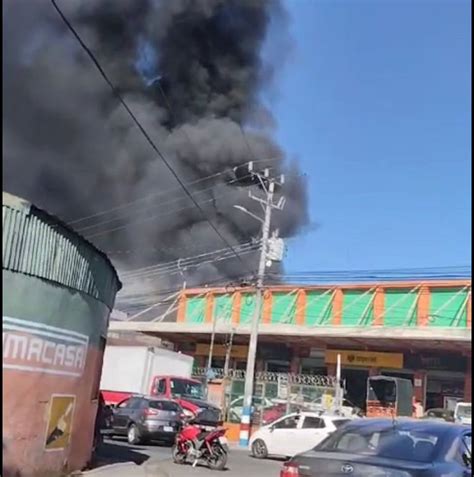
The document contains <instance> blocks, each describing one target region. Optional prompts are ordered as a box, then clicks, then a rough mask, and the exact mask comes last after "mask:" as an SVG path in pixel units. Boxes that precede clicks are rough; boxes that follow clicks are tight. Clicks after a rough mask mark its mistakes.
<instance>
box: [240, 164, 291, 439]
mask: <svg viewBox="0 0 474 477" xmlns="http://www.w3.org/2000/svg"><path fill="white" fill-rule="evenodd" d="M249 171H250V172H251V173H252V174H254V175H255V176H256V177H257V178H258V180H259V181H260V184H261V185H262V188H263V190H264V191H265V193H266V198H265V199H261V198H259V197H255V196H253V195H252V194H251V193H250V194H249V196H250V198H251V199H253V200H255V201H257V202H260V203H261V204H262V205H263V208H264V211H265V216H264V218H263V219H262V218H261V217H259V216H257V215H255V214H253V213H251V212H249V211H248V210H247V209H245V208H244V207H242V206H239V205H236V206H234V207H235V208H237V209H239V210H241V211H243V212H245V213H246V214H247V215H250V216H251V217H253V218H254V219H256V220H258V221H259V222H261V223H262V243H261V249H260V260H259V264H258V273H257V284H256V292H255V310H254V315H253V318H252V326H251V331H250V343H249V351H248V357H247V370H246V374H245V390H244V405H243V410H242V418H241V423H240V445H241V446H248V442H249V437H250V419H251V414H252V401H253V388H254V377H255V360H256V355H257V343H258V325H259V322H260V317H261V316H262V305H263V281H264V278H265V267H266V266H267V260H268V249H269V239H270V224H271V217H272V210H273V209H278V210H282V209H283V207H284V205H285V199H284V198H283V197H281V198H280V200H279V202H278V203H277V204H274V203H273V197H274V193H275V185H276V184H278V185H281V184H283V182H284V177H283V176H281V178H280V182H277V181H276V180H275V179H274V178H270V175H269V170H268V169H265V171H264V173H263V175H262V174H260V173H256V172H254V171H253V163H249Z"/></svg>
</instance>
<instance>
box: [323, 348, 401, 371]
mask: <svg viewBox="0 0 474 477" xmlns="http://www.w3.org/2000/svg"><path fill="white" fill-rule="evenodd" d="M338 354H340V355H341V365H342V366H357V367H361V368H390V369H402V368H403V354H402V353H377V352H371V351H340V350H327V351H326V355H325V361H326V364H336V363H337V355H338Z"/></svg>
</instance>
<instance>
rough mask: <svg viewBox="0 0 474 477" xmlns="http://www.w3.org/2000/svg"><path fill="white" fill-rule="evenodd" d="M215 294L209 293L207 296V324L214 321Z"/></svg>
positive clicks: (205, 317)
mask: <svg viewBox="0 0 474 477" xmlns="http://www.w3.org/2000/svg"><path fill="white" fill-rule="evenodd" d="M213 315H214V294H213V293H208V294H207V295H206V311H205V315H204V322H205V323H212V321H213V320H214V316H213Z"/></svg>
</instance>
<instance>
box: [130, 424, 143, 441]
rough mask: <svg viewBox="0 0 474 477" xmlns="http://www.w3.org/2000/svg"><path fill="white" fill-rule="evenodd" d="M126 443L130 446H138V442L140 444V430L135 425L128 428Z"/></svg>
mask: <svg viewBox="0 0 474 477" xmlns="http://www.w3.org/2000/svg"><path fill="white" fill-rule="evenodd" d="M127 441H128V443H129V444H132V445H136V444H140V442H142V438H141V435H140V430H139V429H138V427H137V426H136V425H135V424H132V425H131V426H130V427H129V428H128V432H127Z"/></svg>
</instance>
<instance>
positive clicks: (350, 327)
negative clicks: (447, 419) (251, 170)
mask: <svg viewBox="0 0 474 477" xmlns="http://www.w3.org/2000/svg"><path fill="white" fill-rule="evenodd" d="M254 309H255V290H254V289H252V288H232V289H229V288H203V289H192V290H185V291H183V293H182V294H181V295H180V296H179V297H178V298H177V299H176V303H175V306H174V307H170V308H169V309H168V310H167V314H166V316H155V317H147V318H146V319H144V318H143V316H141V317H139V318H137V319H136V320H129V321H121V322H113V323H111V329H112V330H114V331H132V330H133V331H140V332H143V333H146V334H149V335H154V336H157V337H160V338H161V339H163V340H166V341H167V342H171V343H173V344H174V346H175V349H176V350H178V351H181V352H183V353H187V354H190V355H193V356H194V357H195V364H196V366H201V367H204V366H206V365H207V361H208V357H209V353H210V349H209V348H210V343H211V341H213V340H212V338H213V337H214V346H213V351H212V366H213V367H215V368H222V367H223V366H224V362H225V359H226V356H228V358H230V360H229V361H230V367H231V368H234V369H245V366H246V359H247V351H248V347H247V346H248V340H249V333H250V322H251V319H252V316H253V313H254ZM230 343H232V345H231V346H230ZM338 354H340V355H341V358H342V377H343V379H344V380H345V385H346V392H347V398H348V399H349V400H350V401H352V402H353V403H354V404H356V405H358V406H359V407H363V406H364V404H365V394H366V382H367V378H368V376H370V375H374V374H385V375H389V376H400V377H406V378H409V379H411V380H412V382H413V384H414V389H415V394H416V397H417V399H419V400H420V401H421V402H422V403H423V406H424V408H425V409H427V408H434V407H451V406H453V405H454V403H455V402H456V401H459V400H464V401H470V400H471V387H472V385H471V354H472V349H471V281H470V280H445V281H426V282H421V281H420V282H418V281H403V282H384V283H362V284H353V285H346V284H345V285H335V286H333V285H331V286H304V287H298V286H292V285H283V286H281V285H279V286H269V287H266V289H265V293H264V304H263V313H262V318H261V323H260V328H259V344H258V353H257V371H269V372H279V373H295V374H304V375H334V374H335V369H336V360H337V355H338Z"/></svg>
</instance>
